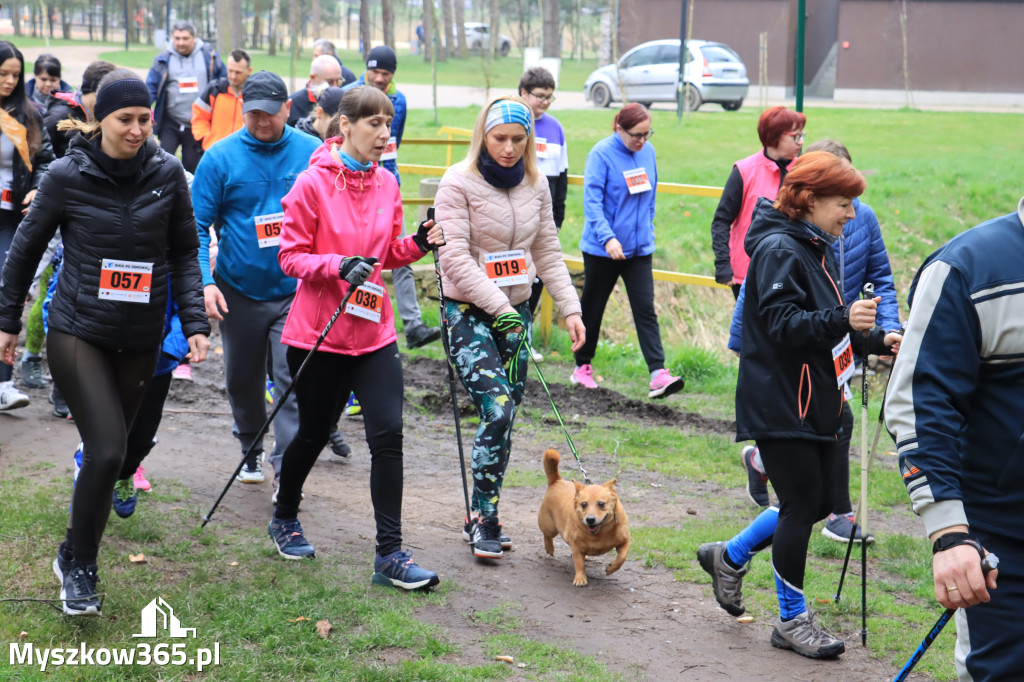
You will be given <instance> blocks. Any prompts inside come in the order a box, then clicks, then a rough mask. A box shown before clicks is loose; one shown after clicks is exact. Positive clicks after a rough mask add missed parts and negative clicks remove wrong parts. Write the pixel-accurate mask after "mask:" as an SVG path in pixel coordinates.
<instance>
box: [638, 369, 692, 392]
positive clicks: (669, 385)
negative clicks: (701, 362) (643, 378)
mask: <svg viewBox="0 0 1024 682" xmlns="http://www.w3.org/2000/svg"><path fill="white" fill-rule="evenodd" d="M685 383H686V382H684V381H683V379H682V377H674V376H672V373H671V372H669V371H668V370H667V369H659V370H658V372H657V374H655V375H654V378H653V379H651V383H650V387H651V390H650V392H649V393H648V394H647V397H648V398H667V397H668V396H670V395H672V394H673V393H676V392H677V391H680V390H682V388H683V385H684V384H685Z"/></svg>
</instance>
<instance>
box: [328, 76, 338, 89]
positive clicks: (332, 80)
mask: <svg viewBox="0 0 1024 682" xmlns="http://www.w3.org/2000/svg"><path fill="white" fill-rule="evenodd" d="M324 82H325V83H327V87H329V88H337V87H341V79H340V78H325V79H324Z"/></svg>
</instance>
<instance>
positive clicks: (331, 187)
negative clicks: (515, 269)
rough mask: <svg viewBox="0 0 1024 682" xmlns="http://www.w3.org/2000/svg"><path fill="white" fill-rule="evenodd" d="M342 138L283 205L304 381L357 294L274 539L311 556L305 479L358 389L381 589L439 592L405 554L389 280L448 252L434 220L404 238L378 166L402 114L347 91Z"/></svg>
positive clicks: (367, 93)
mask: <svg viewBox="0 0 1024 682" xmlns="http://www.w3.org/2000/svg"><path fill="white" fill-rule="evenodd" d="M337 116H338V122H339V125H340V129H341V135H342V137H335V138H331V139H328V140H326V141H325V142H324V144H323V146H321V147H320V148H319V149H318V150H317V151H315V152H314V153H313V156H312V158H311V159H310V166H309V168H308V169H307V170H306V171H305V172H303V173H302V174H301V175H300V176H299V177H298V179H297V180H296V181H295V186H294V187H292V189H291V191H290V192H288V194H287V196H285V198H284V199H283V200H282V201H281V205H282V206H283V207H284V221H283V225H282V228H281V235H280V254H279V256H278V259H279V261H280V263H281V269H282V270H284V272H285V274H287V275H290V276H292V277H295V278H297V279H298V280H299V284H298V289H297V290H296V293H295V300H294V302H293V303H292V307H291V310H290V312H289V313H288V319H287V320H286V321H285V326H284V332H283V333H282V335H281V341H282V342H283V343H284V344H286V345H287V346H289V348H288V354H287V356H288V365H289V367H290V368H291V371H292V374H293V375H294V374H295V373H296V371H297V370H298V368H299V366H300V365H301V364H302V362H303V361H304V360H305V359H306V357H307V356H308V355H309V353H310V351H311V350H312V348H313V346H314V345H315V344H316V340H317V338H318V337H319V336H320V334H321V333H322V330H323V329H324V327H325V326H326V325H327V322H328V321H329V320H330V318H331V315H332V314H333V312H334V311H335V310H336V309H337V307H338V306H339V305H340V303H341V300H342V298H344V296H345V294H346V293H347V292H348V290H349V288H350V287H356V288H357V290H356V292H355V294H354V295H353V296H352V297H351V298H350V299H349V303H348V305H347V306H346V308H345V311H344V314H342V315H341V316H340V317H338V319H337V321H336V322H335V324H334V326H333V327H331V330H330V332H329V333H328V334H327V336H326V337H325V339H324V341H323V343H322V344H321V345H320V348H319V349H318V350H317V351H316V352H315V353H313V356H312V357H311V358H310V359H309V363H308V364H307V366H306V368H305V369H304V370H303V372H302V375H301V377H299V381H297V382H296V384H295V397H296V399H297V401H298V404H299V431H298V433H297V434H296V436H295V438H294V439H293V440H292V442H291V444H290V445H289V446H288V449H287V450H285V453H284V457H283V458H282V462H281V485H280V488H279V489H278V493H277V509H276V511H275V513H274V516H273V518H272V519H271V521H270V526H269V529H268V531H269V533H270V536H271V537H272V538H273V539H274V542H275V544H276V545H277V551H278V553H279V554H280V555H281V556H282V557H284V558H285V559H301V558H306V557H308V558H312V557H313V556H314V550H313V547H312V545H310V544H309V543H308V542H307V541H306V538H305V535H304V534H303V532H302V526H301V525H300V524H299V520H298V509H299V500H300V499H301V497H302V486H303V483H305V480H306V476H307V475H309V471H310V469H312V468H313V464H314V463H315V462H316V459H317V455H319V453H320V451H321V450H322V449H323V448H324V446H325V445H326V444H327V438H328V435H329V434H330V432H331V429H332V428H333V427H334V424H335V419H336V417H337V414H338V410H339V409H340V408H341V406H342V404H343V401H344V400H345V398H346V397H348V394H349V392H350V391H351V392H354V393H355V395H356V397H357V398H358V399H359V402H360V403H361V404H362V406H363V415H364V421H365V425H366V441H367V444H368V445H369V447H370V462H371V464H370V498H371V500H372V502H373V510H374V518H375V520H376V522H377V556H376V559H375V561H374V573H373V582H374V583H376V584H382V585H394V586H396V587H401V588H404V589H407V590H411V589H417V588H427V587H430V586H432V585H436V584H437V583H438V577H437V574H436V573H434V572H433V571H428V570H425V569H423V568H420V567H419V566H417V565H416V564H415V563H413V561H412V553H411V552H409V551H403V550H402V520H401V519H402V516H401V514H402V402H403V401H402V392H403V383H402V364H401V361H400V360H399V357H398V347H397V339H396V335H395V324H394V319H393V313H392V311H391V302H390V301H389V300H388V294H387V290H386V289H385V288H384V283H383V280H382V279H381V275H380V268H378V267H376V265H377V264H378V261H379V264H380V265H381V266H383V268H397V267H400V266H402V265H408V264H409V263H412V262H414V261H416V260H419V259H420V258H421V257H422V256H423V254H425V253H426V252H427V251H429V250H430V248H431V245H433V244H443V243H444V238H443V236H442V234H441V228H440V227H433V229H431V228H432V226H433V223H431V222H428V223H424V224H423V225H421V226H420V229H419V231H418V232H417V234H414V235H411V236H410V237H408V238H403V237H402V235H403V233H404V230H403V225H402V201H401V198H400V197H399V194H398V182H397V181H396V180H395V176H394V175H392V174H391V173H388V172H387V171H383V172H381V169H380V168H379V166H378V161H379V160H380V156H381V153H382V152H383V151H384V148H385V146H386V145H387V142H388V138H389V137H390V134H391V120H392V118H393V116H394V108H393V107H392V105H391V100H390V99H388V97H387V95H385V94H384V93H382V92H381V91H379V90H377V89H376V88H370V87H359V88H354V89H352V90H350V91H349V92H347V93H346V94H345V96H344V97H343V98H342V100H341V105H340V106H339V108H338V114H337Z"/></svg>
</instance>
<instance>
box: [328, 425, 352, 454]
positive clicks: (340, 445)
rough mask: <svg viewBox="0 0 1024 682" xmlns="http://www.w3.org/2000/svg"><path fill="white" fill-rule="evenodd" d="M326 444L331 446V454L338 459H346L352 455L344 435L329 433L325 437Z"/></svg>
mask: <svg viewBox="0 0 1024 682" xmlns="http://www.w3.org/2000/svg"><path fill="white" fill-rule="evenodd" d="M327 443H328V444H329V445H330V446H331V452H333V453H334V454H336V455H337V456H338V457H348V456H349V455H351V454H352V448H351V447H349V444H348V443H346V442H345V434H343V433H342V432H341V431H331V435H330V436H328V437H327Z"/></svg>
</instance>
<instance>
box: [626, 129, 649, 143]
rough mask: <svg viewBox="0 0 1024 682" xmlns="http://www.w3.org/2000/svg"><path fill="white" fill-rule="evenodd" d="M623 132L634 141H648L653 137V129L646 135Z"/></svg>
mask: <svg viewBox="0 0 1024 682" xmlns="http://www.w3.org/2000/svg"><path fill="white" fill-rule="evenodd" d="M624 132H625V133H626V134H627V135H629V136H630V137H632V138H633V139H634V140H649V139H651V138H652V137H654V128H651V129H650V130H648V131H647V132H646V133H631V132H629V131H628V130H625V129H624Z"/></svg>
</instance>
